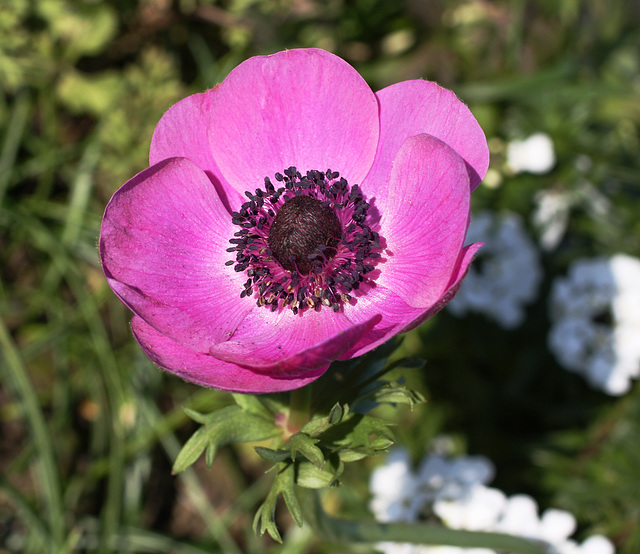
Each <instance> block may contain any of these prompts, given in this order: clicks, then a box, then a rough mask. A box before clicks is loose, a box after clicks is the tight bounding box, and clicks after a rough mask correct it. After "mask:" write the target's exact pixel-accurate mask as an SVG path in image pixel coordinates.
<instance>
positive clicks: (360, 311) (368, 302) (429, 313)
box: [340, 243, 482, 360]
mask: <svg viewBox="0 0 640 554" xmlns="http://www.w3.org/2000/svg"><path fill="white" fill-rule="evenodd" d="M481 246H482V244H481V243H476V244H471V245H469V246H465V247H464V248H463V249H462V252H461V253H460V257H459V262H458V267H457V269H456V271H455V272H454V275H453V277H452V279H451V282H450V283H449V286H448V287H447V290H446V291H445V292H444V293H443V294H442V296H441V297H440V298H439V299H438V301H437V302H435V303H434V304H433V305H432V306H431V307H430V308H428V309H427V310H424V309H422V308H412V307H411V306H409V305H408V304H407V303H406V302H405V301H404V300H402V298H400V297H399V296H398V295H397V294H394V293H393V292H391V291H389V290H387V289H385V288H383V287H380V286H376V287H374V288H372V289H370V290H368V291H367V292H366V294H363V295H362V296H359V297H358V302H357V303H356V305H355V306H354V307H353V308H352V309H349V310H348V311H347V312H346V314H347V317H348V318H349V320H350V321H352V322H353V323H357V322H359V321H362V320H366V319H367V318H369V317H371V314H377V313H379V314H380V315H382V320H381V321H380V323H378V324H377V325H376V327H375V328H374V329H373V330H372V331H371V332H370V333H369V334H367V335H365V336H364V337H363V338H362V339H360V341H359V342H358V343H357V344H355V345H354V346H353V348H351V349H349V350H348V351H347V352H346V353H345V354H343V355H342V356H341V358H340V359H343V360H344V359H349V358H353V357H355V356H362V355H363V354H366V353H367V352H369V351H370V350H373V349H374V348H377V347H378V346H380V345H381V344H382V343H384V342H386V341H388V340H389V339H390V338H391V337H393V336H395V335H398V334H401V333H406V332H407V331H411V329H415V328H416V327H418V325H420V324H422V323H424V322H425V321H426V320H427V319H429V318H430V317H433V316H434V315H435V314H436V313H438V312H439V311H440V310H441V309H442V308H444V307H445V306H446V304H447V303H448V302H449V301H450V300H451V299H452V298H453V297H454V295H455V293H456V292H457V291H458V289H459V288H460V285H461V284H462V280H463V279H464V277H465V275H466V274H467V272H468V271H469V264H470V263H471V262H472V260H473V258H474V256H475V254H476V252H477V251H478V249H479V248H480V247H481Z"/></svg>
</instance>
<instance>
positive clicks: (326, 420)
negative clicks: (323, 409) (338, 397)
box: [301, 403, 349, 437]
mask: <svg viewBox="0 0 640 554" xmlns="http://www.w3.org/2000/svg"><path fill="white" fill-rule="evenodd" d="M348 415H349V405H348V404H342V405H341V404H339V403H336V404H334V406H333V408H331V411H330V412H329V416H328V417H318V418H316V419H312V420H311V421H310V422H308V423H307V424H306V425H305V426H304V427H303V428H302V429H301V432H303V433H306V434H307V435H309V436H311V437H316V436H318V435H320V434H321V433H324V432H325V431H326V430H327V429H329V428H330V427H332V426H334V425H338V424H339V423H341V422H342V421H344V419H345V418H346V417H348Z"/></svg>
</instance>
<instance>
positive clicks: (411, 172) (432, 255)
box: [377, 135, 470, 308]
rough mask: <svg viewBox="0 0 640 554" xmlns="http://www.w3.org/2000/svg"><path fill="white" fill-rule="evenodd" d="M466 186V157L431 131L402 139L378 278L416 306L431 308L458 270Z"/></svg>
mask: <svg viewBox="0 0 640 554" xmlns="http://www.w3.org/2000/svg"><path fill="white" fill-rule="evenodd" d="M469 203H470V190H469V178H468V174H467V171H466V167H465V164H464V161H463V160H462V158H461V157H460V156H458V154H457V153H456V152H455V151H454V150H452V149H451V148H450V147H449V146H447V145H446V144H445V143H444V142H442V141H440V140H438V139H437V138H435V137H432V136H430V135H418V136H414V137H411V138H409V139H407V140H406V141H405V143H404V144H403V146H402V148H401V149H400V151H399V153H398V156H397V158H396V160H395V162H394V165H393V169H392V171H391V180H390V182H389V196H388V200H387V203H386V205H385V206H382V207H381V212H382V220H381V231H380V233H381V235H382V236H383V237H384V238H385V239H386V241H387V246H386V249H385V251H384V253H383V256H384V257H385V258H386V261H385V263H384V264H383V265H382V266H381V275H380V277H379V278H378V280H377V284H378V285H380V286H382V287H385V288H387V289H389V290H391V291H393V292H395V293H397V294H398V295H399V296H400V297H401V298H402V299H403V300H404V301H405V302H406V303H407V304H409V305H410V306H412V307H414V308H429V307H430V306H432V305H433V304H434V303H435V302H437V301H438V299H439V298H440V297H441V296H442V294H443V293H444V291H445V290H446V288H447V286H448V285H449V283H450V281H451V277H452V275H453V273H454V271H455V270H456V266H457V263H458V256H459V253H460V250H461V249H462V247H463V244H464V239H465V235H466V232H467V226H468V223H469Z"/></svg>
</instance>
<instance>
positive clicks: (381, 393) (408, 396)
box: [357, 381, 425, 409]
mask: <svg viewBox="0 0 640 554" xmlns="http://www.w3.org/2000/svg"><path fill="white" fill-rule="evenodd" d="M366 401H373V402H375V403H377V404H407V405H408V406H409V407H410V408H411V409H413V407H414V406H415V405H416V404H420V403H422V402H425V398H424V396H423V395H422V394H420V393H419V392H418V391H414V390H412V389H410V388H408V387H407V386H406V385H404V384H401V383H398V382H396V381H394V382H391V383H384V384H381V386H379V387H377V388H375V389H373V390H371V391H370V392H369V393H367V394H366V395H364V396H362V397H360V398H359V399H358V402H357V404H358V405H359V404H360V403H361V402H366Z"/></svg>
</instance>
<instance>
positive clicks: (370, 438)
mask: <svg viewBox="0 0 640 554" xmlns="http://www.w3.org/2000/svg"><path fill="white" fill-rule="evenodd" d="M341 428H342V429H341ZM339 431H344V434H343V435H342V436H339V435H337V433H338V432H339ZM334 432H335V433H336V435H335V438H334V444H336V445H338V446H344V447H347V448H351V449H357V448H361V449H363V451H364V449H367V450H370V451H371V453H373V452H375V451H378V450H384V449H385V448H388V447H389V446H391V445H392V444H393V441H394V439H395V436H394V434H393V431H391V429H389V423H388V422H387V421H385V420H383V419H380V418H377V417H373V416H370V415H360V414H356V415H355V416H354V417H353V418H351V419H350V420H349V421H348V422H347V424H342V425H339V426H336V427H334V429H332V434H333V433H334Z"/></svg>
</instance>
